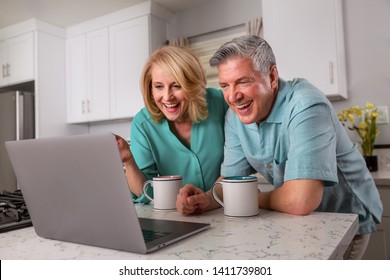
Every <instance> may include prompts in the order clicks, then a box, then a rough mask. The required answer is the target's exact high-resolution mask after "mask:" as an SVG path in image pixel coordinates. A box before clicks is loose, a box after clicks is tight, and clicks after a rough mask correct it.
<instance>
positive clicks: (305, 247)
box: [0, 205, 358, 260]
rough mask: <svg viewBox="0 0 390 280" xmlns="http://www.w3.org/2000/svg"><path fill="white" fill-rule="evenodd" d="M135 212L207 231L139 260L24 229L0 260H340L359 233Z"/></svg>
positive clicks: (303, 223)
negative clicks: (204, 226) (192, 224)
mask: <svg viewBox="0 0 390 280" xmlns="http://www.w3.org/2000/svg"><path fill="white" fill-rule="evenodd" d="M136 209H137V212H138V215H139V216H140V217H153V218H158V219H172V220H183V221H193V222H207V223H210V224H211V228H210V229H208V230H206V231H203V232H200V233H198V234H196V235H195V236H191V237H189V238H186V239H184V240H181V241H179V242H177V243H175V244H172V245H169V246H167V247H165V248H162V249H160V250H158V251H156V252H153V253H150V254H146V255H142V254H133V253H128V252H123V251H116V250H110V249H104V248H98V247H92V246H86V245H80V244H74V243H68V242H62V241H56V240H49V239H44V238H41V237H39V236H37V235H36V233H35V231H34V229H33V227H29V228H24V229H19V230H14V231H10V232H5V233H1V234H0V259H2V260H6V259H13V260H17V259H43V260H45V259H116V260H118V259H171V260H172V259H214V260H215V259H341V258H342V256H343V254H344V252H345V250H346V248H347V246H348V244H349V243H350V241H351V240H352V238H353V237H354V235H355V233H356V232H357V230H358V218H357V215H355V214H337V213H322V212H314V213H312V214H310V215H308V216H294V215H289V214H284V213H279V212H274V211H267V210H261V211H260V215H258V216H256V217H250V218H231V217H226V216H224V214H223V210H222V209H217V210H213V211H210V212H207V213H204V214H202V215H199V216H190V217H188V216H183V215H181V214H180V213H178V212H176V211H170V212H164V211H155V210H153V208H152V207H151V206H145V205H136Z"/></svg>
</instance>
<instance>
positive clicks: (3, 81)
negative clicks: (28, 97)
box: [0, 41, 8, 87]
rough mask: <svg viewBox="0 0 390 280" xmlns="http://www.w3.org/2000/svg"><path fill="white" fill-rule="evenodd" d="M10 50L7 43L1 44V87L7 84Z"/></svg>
mask: <svg viewBox="0 0 390 280" xmlns="http://www.w3.org/2000/svg"><path fill="white" fill-rule="evenodd" d="M7 57H8V50H7V44H6V42H5V41H2V42H0V67H1V72H0V87H1V86H4V85H6V84H7V82H8V79H7V63H8V59H7Z"/></svg>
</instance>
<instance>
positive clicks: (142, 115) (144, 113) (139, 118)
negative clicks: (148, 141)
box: [132, 107, 153, 125]
mask: <svg viewBox="0 0 390 280" xmlns="http://www.w3.org/2000/svg"><path fill="white" fill-rule="evenodd" d="M152 121H153V119H152V117H151V116H150V114H149V111H148V110H147V109H146V108H145V107H144V108H142V109H141V110H140V111H139V112H138V113H137V114H136V115H135V116H134V118H133V121H132V122H133V123H136V124H137V125H141V124H142V123H145V122H152Z"/></svg>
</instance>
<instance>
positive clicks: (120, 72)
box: [110, 16, 149, 118]
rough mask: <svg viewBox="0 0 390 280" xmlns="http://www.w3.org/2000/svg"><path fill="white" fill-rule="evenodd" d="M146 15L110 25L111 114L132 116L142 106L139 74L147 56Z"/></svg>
mask: <svg viewBox="0 0 390 280" xmlns="http://www.w3.org/2000/svg"><path fill="white" fill-rule="evenodd" d="M148 21H149V17H148V16H143V17H140V18H137V19H133V20H129V21H126V22H123V23H120V24H116V25H114V26H111V27H110V52H111V53H110V74H111V92H110V94H111V118H126V117H131V116H134V115H135V114H136V113H137V112H138V111H139V110H140V109H141V108H142V107H143V106H144V103H143V99H142V95H141V91H140V86H139V85H140V76H141V72H142V69H143V66H144V64H145V62H146V60H147V58H148V56H149V23H148Z"/></svg>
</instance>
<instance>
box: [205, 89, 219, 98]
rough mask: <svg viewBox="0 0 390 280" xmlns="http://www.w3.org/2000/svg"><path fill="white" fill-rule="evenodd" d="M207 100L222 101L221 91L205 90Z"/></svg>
mask: <svg viewBox="0 0 390 280" xmlns="http://www.w3.org/2000/svg"><path fill="white" fill-rule="evenodd" d="M206 97H207V99H221V98H222V99H223V93H222V90H220V89H217V88H206Z"/></svg>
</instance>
